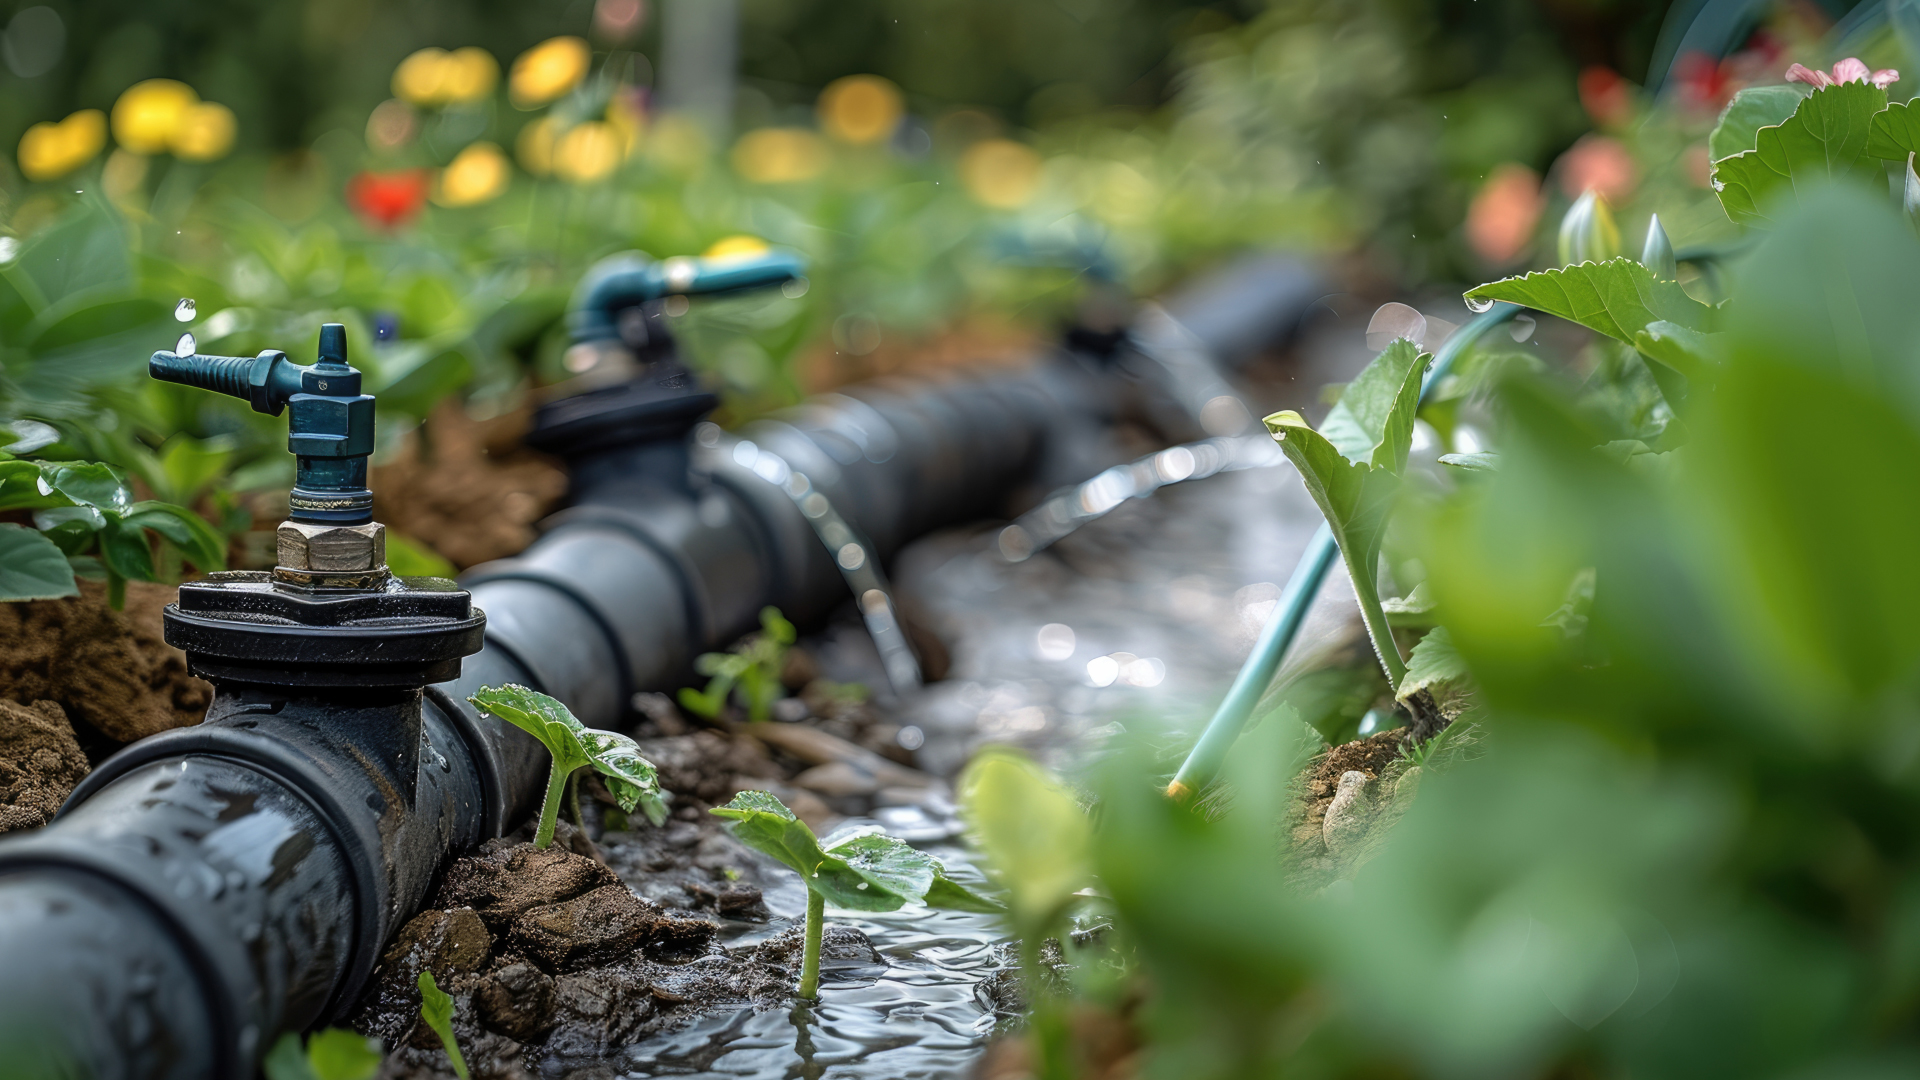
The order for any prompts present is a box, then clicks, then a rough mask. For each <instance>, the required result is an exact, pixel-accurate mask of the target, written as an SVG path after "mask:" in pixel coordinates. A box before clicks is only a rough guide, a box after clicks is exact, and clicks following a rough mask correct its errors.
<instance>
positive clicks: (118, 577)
mask: <svg viewBox="0 0 1920 1080" xmlns="http://www.w3.org/2000/svg"><path fill="white" fill-rule="evenodd" d="M0 510H30V511H32V512H33V525H34V527H33V528H31V529H29V528H26V527H25V526H22V525H15V524H0V600H50V599H55V598H58V597H62V596H77V595H79V589H78V588H76V587H75V584H74V576H75V575H76V574H80V575H85V576H89V577H101V576H104V577H105V578H106V579H107V599H108V601H109V602H110V603H111V604H112V605H113V606H114V607H115V608H119V607H121V606H123V605H124V604H125V603H126V593H127V582H128V581H129V580H134V581H157V580H159V579H160V575H159V573H158V572H157V570H156V568H155V564H154V558H153V541H152V539H151V538H150V537H149V536H148V534H149V533H152V534H154V535H157V536H159V537H161V538H162V539H164V540H166V541H167V542H168V543H170V544H172V545H173V546H174V547H175V548H176V549H177V550H178V551H179V553H180V555H181V556H184V557H185V558H186V559H187V561H189V562H191V563H193V565H195V566H197V567H199V568H200V569H202V570H222V569H225V568H226V565H227V562H226V547H227V544H226V540H225V539H224V538H223V537H221V535H220V534H219V533H218V532H216V531H215V530H214V528H213V526H211V525H209V524H207V523H206V521H205V520H203V519H202V518H201V517H200V515H198V514H196V513H194V512H193V511H191V510H189V509H187V508H186V507H183V506H175V505H173V504H172V503H163V502H151V501H148V502H134V501H133V496H132V493H131V492H130V491H129V490H128V487H127V482H126V478H125V477H124V476H122V475H121V473H120V471H119V470H117V469H115V468H113V467H112V466H110V465H101V464H98V463H95V462H86V461H37V460H35V461H29V460H25V459H23V458H19V457H15V456H14V455H12V454H10V453H8V452H7V451H6V450H5V449H0Z"/></svg>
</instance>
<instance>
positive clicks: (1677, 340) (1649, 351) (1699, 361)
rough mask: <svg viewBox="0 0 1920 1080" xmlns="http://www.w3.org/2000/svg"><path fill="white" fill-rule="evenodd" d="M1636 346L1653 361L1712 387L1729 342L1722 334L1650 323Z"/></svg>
mask: <svg viewBox="0 0 1920 1080" xmlns="http://www.w3.org/2000/svg"><path fill="white" fill-rule="evenodd" d="M1633 347H1634V348H1636V349H1638V350H1640V352H1641V354H1642V355H1644V356H1646V357H1647V358H1648V359H1649V360H1656V361H1659V362H1660V363H1662V364H1665V365H1667V366H1668V367H1670V368H1672V369H1673V370H1675V371H1677V372H1679V373H1680V374H1682V375H1685V376H1686V377H1687V380H1688V381H1689V382H1694V383H1702V384H1711V383H1712V382H1713V377H1714V375H1715V374H1716V373H1717V372H1718V370H1719V368H1720V354H1721V352H1722V350H1723V349H1724V348H1725V343H1724V341H1723V340H1722V339H1720V338H1719V335H1714V334H1702V333H1700V332H1698V331H1696V330H1689V329H1687V328H1686V327H1684V326H1680V325H1678V324H1676V323H1670V322H1665V321H1659V322H1651V323H1648V324H1647V327H1646V329H1644V330H1642V331H1640V332H1639V333H1637V334H1635V335H1633Z"/></svg>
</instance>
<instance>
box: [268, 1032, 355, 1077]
mask: <svg viewBox="0 0 1920 1080" xmlns="http://www.w3.org/2000/svg"><path fill="white" fill-rule="evenodd" d="M382 1056H383V1055H382V1054H381V1052H380V1040H379V1039H374V1038H369V1037H368V1036H365V1035H362V1034H360V1033H359V1032H357V1031H349V1030H347V1029H346V1028H322V1029H320V1030H319V1031H316V1032H314V1033H313V1034H311V1035H309V1036H307V1044H306V1046H305V1048H302V1047H301V1045H300V1036H299V1035H297V1034H295V1033H293V1032H291V1031H289V1032H287V1033H286V1034H284V1035H282V1036H280V1038H279V1039H277V1040H275V1041H274V1044H273V1049H271V1050H268V1051H267V1056H266V1059H265V1060H263V1061H262V1062H261V1063H260V1071H261V1072H263V1073H265V1074H266V1078H267V1080H372V1077H373V1075H374V1074H375V1073H377V1072H379V1071H380V1059H381V1057H382Z"/></svg>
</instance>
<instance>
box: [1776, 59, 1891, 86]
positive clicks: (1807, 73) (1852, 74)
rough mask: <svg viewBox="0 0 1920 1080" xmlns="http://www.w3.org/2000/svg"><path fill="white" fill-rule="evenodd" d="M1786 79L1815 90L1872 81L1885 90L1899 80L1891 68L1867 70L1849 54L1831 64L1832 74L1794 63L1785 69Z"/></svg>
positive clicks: (1865, 66) (1858, 60) (1864, 65)
mask: <svg viewBox="0 0 1920 1080" xmlns="http://www.w3.org/2000/svg"><path fill="white" fill-rule="evenodd" d="M1787 81H1788V82H1803V83H1806V84H1807V85H1808V86H1811V87H1813V88H1814V89H1816V90H1818V89H1820V88H1821V87H1825V86H1838V85H1840V84H1841V83H1850V82H1863V83H1872V84H1873V85H1875V86H1877V87H1879V88H1880V89H1882V90H1885V89H1886V88H1887V87H1889V86H1892V85H1893V84H1894V83H1897V82H1899V81H1900V73H1899V72H1898V71H1895V70H1894V69H1892V68H1881V69H1880V70H1879V71H1869V70H1867V65H1866V64H1865V63H1864V62H1862V61H1861V60H1860V58H1859V57H1855V56H1849V57H1847V58H1846V59H1845V60H1842V61H1840V62H1839V63H1837V64H1835V65H1833V74H1832V75H1828V74H1827V73H1826V72H1824V71H1820V70H1818V69H1815V68H1809V67H1804V66H1802V65H1800V64H1795V65H1793V66H1792V67H1790V68H1788V69H1787Z"/></svg>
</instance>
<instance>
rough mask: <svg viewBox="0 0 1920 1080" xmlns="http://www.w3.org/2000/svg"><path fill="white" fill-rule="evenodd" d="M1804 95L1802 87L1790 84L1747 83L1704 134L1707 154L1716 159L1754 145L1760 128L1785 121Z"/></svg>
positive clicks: (1748, 148)
mask: <svg viewBox="0 0 1920 1080" xmlns="http://www.w3.org/2000/svg"><path fill="white" fill-rule="evenodd" d="M1806 96H1807V94H1806V91H1805V90H1804V89H1803V88H1800V87H1796V86H1791V85H1781V86H1749V87H1747V88H1746V89H1744V90H1742V91H1740V92H1739V93H1737V94H1735V95H1733V100H1732V101H1729V102H1727V107H1726V108H1725V109H1723V110H1721V113H1720V122H1719V123H1717V124H1715V125H1714V128H1713V131H1712V133H1710V134H1709V135H1708V136H1707V156H1708V157H1709V158H1710V159H1712V160H1714V161H1719V160H1720V159H1721V158H1729V157H1732V156H1733V155H1735V154H1740V153H1745V152H1746V151H1748V150H1751V149H1753V148H1754V146H1755V144H1756V142H1757V140H1758V137H1759V134H1760V129H1761V128H1763V127H1778V126H1780V125H1781V124H1784V123H1786V122H1787V118H1788V117H1790V116H1792V115H1793V112H1794V110H1795V109H1798V108H1799V107H1800V103H1801V102H1802V101H1804V100H1805V99H1806Z"/></svg>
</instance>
